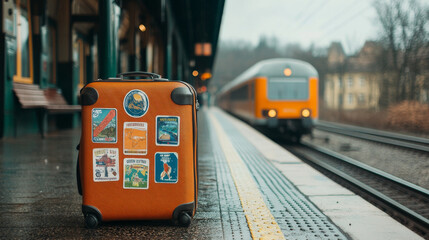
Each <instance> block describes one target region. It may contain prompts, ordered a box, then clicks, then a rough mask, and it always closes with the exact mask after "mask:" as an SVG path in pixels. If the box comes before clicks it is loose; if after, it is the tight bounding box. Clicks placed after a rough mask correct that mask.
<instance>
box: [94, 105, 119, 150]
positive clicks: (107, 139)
mask: <svg viewBox="0 0 429 240" xmlns="http://www.w3.org/2000/svg"><path fill="white" fill-rule="evenodd" d="M91 118H92V142H94V143H116V141H117V131H116V130H117V126H116V123H117V119H116V109H114V108H94V109H92V117H91Z"/></svg>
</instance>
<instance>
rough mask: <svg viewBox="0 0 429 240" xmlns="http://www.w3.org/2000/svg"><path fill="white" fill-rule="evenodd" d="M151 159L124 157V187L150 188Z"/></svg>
mask: <svg viewBox="0 0 429 240" xmlns="http://www.w3.org/2000/svg"><path fill="white" fill-rule="evenodd" d="M148 180H149V159H145V158H125V159H124V188H125V189H148V188H149V181H148Z"/></svg>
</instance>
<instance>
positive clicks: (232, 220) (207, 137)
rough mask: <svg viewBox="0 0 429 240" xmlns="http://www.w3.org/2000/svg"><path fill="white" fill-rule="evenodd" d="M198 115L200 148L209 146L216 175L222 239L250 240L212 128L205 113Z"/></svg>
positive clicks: (232, 182)
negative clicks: (205, 145)
mask: <svg viewBox="0 0 429 240" xmlns="http://www.w3.org/2000/svg"><path fill="white" fill-rule="evenodd" d="M199 113H200V114H199V119H200V122H199V124H200V126H199V129H200V130H201V132H200V133H202V134H201V137H200V139H199V140H200V141H199V144H200V147H202V146H201V145H202V144H211V146H210V147H206V149H207V150H211V153H210V154H212V155H213V156H214V162H213V163H212V164H210V165H211V166H212V167H213V168H214V171H215V173H216V183H217V193H218V200H219V208H220V209H219V210H220V217H221V222H222V230H223V236H224V239H245V240H247V239H251V235H250V230H249V227H248V226H247V222H246V217H245V215H244V212H243V208H242V207H241V203H240V199H239V197H238V193H237V189H236V188H235V185H234V181H233V179H232V176H231V172H230V170H229V168H228V164H227V163H226V158H225V156H224V154H223V152H222V150H221V149H220V146H219V142H218V140H217V138H216V135H215V133H214V132H213V131H212V128H211V127H210V128H209V127H207V126H210V125H209V123H208V121H207V119H206V117H207V115H206V111H205V110H201V111H200V112H199ZM203 125H204V126H203ZM206 130H207V131H206ZM203 131H204V132H203ZM213 200H217V199H212V201H213ZM197 212H198V211H197Z"/></svg>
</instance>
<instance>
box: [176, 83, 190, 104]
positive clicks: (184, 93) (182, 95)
mask: <svg viewBox="0 0 429 240" xmlns="http://www.w3.org/2000/svg"><path fill="white" fill-rule="evenodd" d="M171 100H173V102H174V103H175V104H178V105H192V104H193V102H194V99H193V94H192V92H191V91H190V90H189V88H186V87H178V88H175V89H173V91H172V92H171Z"/></svg>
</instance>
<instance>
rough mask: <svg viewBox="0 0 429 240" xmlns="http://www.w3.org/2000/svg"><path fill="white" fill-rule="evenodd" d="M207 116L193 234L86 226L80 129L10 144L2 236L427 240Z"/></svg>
mask: <svg viewBox="0 0 429 240" xmlns="http://www.w3.org/2000/svg"><path fill="white" fill-rule="evenodd" d="M198 118H199V119H198V120H199V141H198V144H199V149H198V152H199V166H198V168H199V193H198V196H199V201H198V209H197V214H196V215H195V217H194V220H193V222H192V224H191V225H190V226H189V227H188V228H185V227H176V226H172V225H171V224H170V222H169V221H124V222H107V223H103V224H102V225H101V226H100V227H99V228H98V229H86V228H85V227H84V221H83V216H82V213H81V196H80V195H79V194H78V193H77V187H76V176H75V174H76V159H77V151H76V150H75V147H76V145H77V144H78V143H79V138H80V130H79V129H76V130H73V131H62V132H55V133H50V134H48V136H47V137H46V138H45V139H40V137H39V136H36V135H35V136H28V137H20V138H16V139H6V140H2V141H1V142H0V239H40V238H42V239H47V238H52V239H82V238H85V239H107V238H120V239H129V238H139V239H148V238H152V239H252V238H253V239H421V238H420V237H419V236H418V235H417V234H415V233H414V232H412V231H411V230H409V229H408V228H406V227H404V226H403V225H401V224H400V223H398V222H397V221H395V220H394V219H392V218H391V217H390V216H388V215H387V214H385V213H384V212H382V211H381V210H379V209H378V208H376V207H374V206H372V205H371V204H370V203H368V202H366V201H365V200H363V199H362V198H361V197H359V196H356V195H355V194H354V193H352V192H351V191H349V190H347V189H345V188H343V187H341V186H340V185H338V184H336V183H334V182H332V181H331V180H330V179H329V178H327V177H325V176H323V175H322V174H320V173H319V172H317V171H316V170H314V169H313V168H311V167H310V166H308V165H307V164H305V163H303V162H302V161H301V160H299V159H298V158H296V157H295V156H293V155H292V154H290V153H289V152H288V151H287V150H285V149H283V148H282V147H280V146H279V145H277V144H276V143H274V142H272V141H271V140H270V139H268V138H267V137H265V136H264V135H262V134H261V133H259V132H257V131H256V130H254V129H253V128H251V127H249V126H248V125H247V124H245V123H243V122H241V121H239V120H237V119H235V118H233V117H231V116H230V115H228V114H226V113H224V112H223V111H221V110H219V109H217V108H202V109H200V111H199V113H198ZM171 197H174V196H171Z"/></svg>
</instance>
